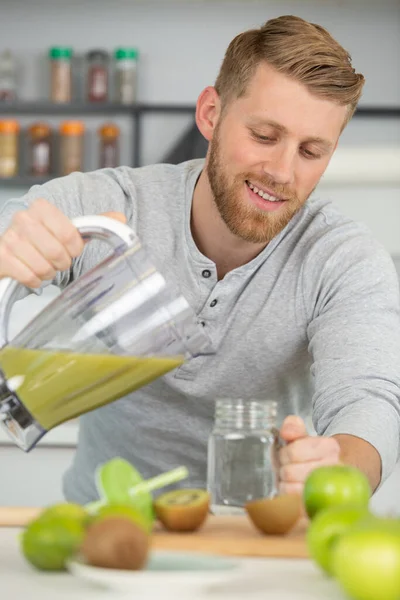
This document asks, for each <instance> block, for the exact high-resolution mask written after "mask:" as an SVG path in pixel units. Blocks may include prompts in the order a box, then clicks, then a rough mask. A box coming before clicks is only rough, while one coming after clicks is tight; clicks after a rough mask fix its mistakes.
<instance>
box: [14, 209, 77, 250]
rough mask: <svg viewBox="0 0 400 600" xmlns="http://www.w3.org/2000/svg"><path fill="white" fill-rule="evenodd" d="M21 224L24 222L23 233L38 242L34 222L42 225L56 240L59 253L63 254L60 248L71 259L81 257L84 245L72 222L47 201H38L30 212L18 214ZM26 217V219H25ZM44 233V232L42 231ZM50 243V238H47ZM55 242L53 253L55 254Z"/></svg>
mask: <svg viewBox="0 0 400 600" xmlns="http://www.w3.org/2000/svg"><path fill="white" fill-rule="evenodd" d="M18 215H19V220H20V222H21V221H22V226H21V225H20V227H21V231H22V232H23V233H25V232H26V233H27V234H28V235H29V233H30V234H31V236H34V238H35V239H36V240H38V239H39V238H38V235H37V234H36V231H37V230H36V229H35V231H32V221H33V222H34V224H35V225H37V224H38V223H40V224H41V225H42V226H43V227H44V228H45V229H46V230H47V232H48V233H49V235H50V236H51V237H52V238H53V239H54V240H55V242H56V248H57V250H58V252H59V253H60V255H61V254H63V252H62V251H61V250H60V248H59V246H60V245H61V247H62V248H63V249H64V251H65V252H66V253H67V254H68V255H69V257H70V258H75V257H77V256H79V255H80V254H81V252H82V250H83V247H84V243H83V240H82V237H81V235H80V234H79V232H78V230H77V229H76V227H75V226H74V225H73V223H72V221H70V219H68V217H66V216H65V215H64V214H63V213H62V212H61V211H60V210H59V209H58V208H56V207H55V206H54V205H53V204H51V203H50V202H47V201H46V200H41V199H40V200H36V201H35V202H34V203H33V204H32V205H31V207H30V209H29V210H28V211H23V212H21V213H18ZM24 217H25V218H24ZM41 231H43V230H41ZM47 242H49V238H47ZM54 248H55V246H54V242H53V245H52V250H51V252H54Z"/></svg>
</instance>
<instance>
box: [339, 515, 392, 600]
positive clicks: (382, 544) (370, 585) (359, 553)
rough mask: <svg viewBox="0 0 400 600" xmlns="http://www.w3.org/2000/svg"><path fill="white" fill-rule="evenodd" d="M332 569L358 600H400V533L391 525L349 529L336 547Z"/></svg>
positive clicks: (345, 589)
mask: <svg viewBox="0 0 400 600" xmlns="http://www.w3.org/2000/svg"><path fill="white" fill-rule="evenodd" d="M332 569H333V574H334V576H335V577H336V579H337V581H338V583H339V585H340V586H341V587H342V589H343V590H344V591H345V592H346V593H347V594H348V596H349V597H350V598H353V599H354V600H398V599H399V598H400V534H399V531H398V529H397V528H395V529H394V531H390V530H389V528H388V523H387V522H386V523H384V524H382V525H381V524H380V523H379V520H374V521H373V522H371V524H370V525H369V526H368V525H362V526H360V527H358V526H357V525H356V526H355V527H354V528H351V529H349V531H348V532H346V533H344V534H343V535H342V536H341V537H340V538H339V539H338V541H337V543H336V544H335V545H334V548H333V550H332Z"/></svg>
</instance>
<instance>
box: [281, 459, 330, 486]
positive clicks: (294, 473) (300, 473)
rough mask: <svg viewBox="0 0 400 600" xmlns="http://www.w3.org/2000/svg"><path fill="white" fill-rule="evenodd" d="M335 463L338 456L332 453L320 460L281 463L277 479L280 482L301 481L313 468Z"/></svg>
mask: <svg viewBox="0 0 400 600" xmlns="http://www.w3.org/2000/svg"><path fill="white" fill-rule="evenodd" d="M337 463H338V458H337V457H335V456H334V455H332V456H329V457H326V458H323V459H321V460H312V461H309V462H304V463H291V464H288V465H283V466H281V468H280V469H279V480H280V481H281V482H282V483H287V484H291V483H303V482H304V481H305V480H306V479H307V477H308V476H309V474H310V473H311V471H314V469H317V468H318V467H322V466H326V465H335V464H337Z"/></svg>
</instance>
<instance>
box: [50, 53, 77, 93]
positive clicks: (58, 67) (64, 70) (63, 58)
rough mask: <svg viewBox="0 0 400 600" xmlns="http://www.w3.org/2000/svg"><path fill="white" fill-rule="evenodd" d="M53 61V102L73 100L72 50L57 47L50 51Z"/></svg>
mask: <svg viewBox="0 0 400 600" xmlns="http://www.w3.org/2000/svg"><path fill="white" fill-rule="evenodd" d="M49 56H50V61H51V100H52V101H53V102H56V103H63V102H71V99H72V49H71V48H66V47H64V46H55V47H54V48H50V51H49Z"/></svg>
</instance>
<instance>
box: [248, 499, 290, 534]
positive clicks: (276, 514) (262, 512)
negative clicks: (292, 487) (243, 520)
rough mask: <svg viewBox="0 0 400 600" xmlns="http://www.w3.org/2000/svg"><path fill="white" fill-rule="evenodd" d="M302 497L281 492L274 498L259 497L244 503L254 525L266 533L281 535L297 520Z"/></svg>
mask: <svg viewBox="0 0 400 600" xmlns="http://www.w3.org/2000/svg"><path fill="white" fill-rule="evenodd" d="M301 507H302V499H301V497H300V496H298V495H296V494H282V495H281V496H275V497H274V498H261V499H260V500H253V501H252V502H248V503H247V504H246V505H245V508H246V511H247V514H248V515H249V517H250V519H251V521H252V522H253V523H254V525H255V526H256V527H257V529H259V530H260V531H262V533H266V534H268V535H283V534H284V533H287V532H288V531H289V530H290V529H291V528H292V527H293V526H294V525H295V523H296V522H297V521H298V519H299V518H300V515H301Z"/></svg>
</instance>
